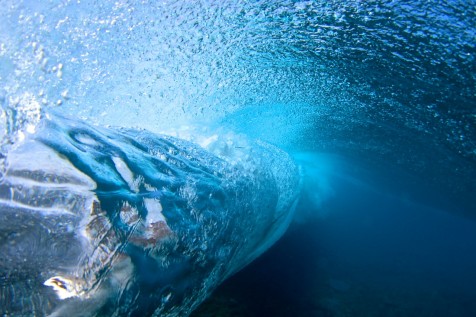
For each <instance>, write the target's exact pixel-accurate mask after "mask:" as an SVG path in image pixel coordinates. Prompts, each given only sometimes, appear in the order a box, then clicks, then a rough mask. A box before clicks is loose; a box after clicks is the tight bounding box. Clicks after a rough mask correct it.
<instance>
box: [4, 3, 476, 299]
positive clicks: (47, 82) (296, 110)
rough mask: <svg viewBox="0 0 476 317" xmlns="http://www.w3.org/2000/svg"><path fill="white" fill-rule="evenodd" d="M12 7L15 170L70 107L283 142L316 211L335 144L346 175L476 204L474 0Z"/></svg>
mask: <svg viewBox="0 0 476 317" xmlns="http://www.w3.org/2000/svg"><path fill="white" fill-rule="evenodd" d="M0 7H1V8H0V103H1V107H0V140H1V141H0V142H1V143H0V176H1V180H2V184H3V185H5V175H6V174H5V173H6V172H7V171H8V168H9V153H15V151H17V150H18V147H21V144H22V142H23V141H24V140H28V139H29V138H35V135H36V133H37V131H39V129H40V128H41V126H42V122H43V120H44V118H45V116H46V115H47V114H48V113H57V114H59V115H60V116H65V117H68V118H73V119H75V120H77V121H78V122H84V123H79V125H82V124H85V125H87V126H96V125H97V126H118V127H122V128H139V129H147V130H148V131H152V132H154V133H165V134H171V135H174V136H179V137H181V138H182V137H184V136H185V138H186V139H188V140H192V141H194V140H196V139H197V138H199V135H198V134H200V133H204V134H206V133H209V131H221V133H222V134H226V133H228V132H225V131H234V133H236V134H234V135H239V133H243V134H246V135H247V137H249V138H251V139H259V140H261V141H265V142H269V143H270V144H274V145H276V146H278V147H279V148H281V149H284V150H285V151H286V152H287V153H289V154H290V155H291V156H293V157H294V158H295V159H296V162H297V163H298V164H300V165H301V166H302V167H304V168H303V170H302V171H301V173H302V175H306V176H307V178H306V177H305V178H304V179H303V188H304V194H303V199H302V200H301V207H302V208H301V209H304V210H305V212H304V213H302V214H299V215H301V216H302V217H303V218H304V219H305V218H306V217H308V216H309V213H313V212H314V211H315V210H314V209H316V206H317V207H319V206H321V205H322V201H321V200H322V199H324V198H323V197H324V196H332V195H333V193H332V191H331V190H329V189H327V190H326V184H325V181H323V180H322V179H321V178H320V177H321V176H322V173H321V172H322V171H323V170H325V169H326V166H327V165H326V164H327V163H326V160H324V161H321V156H319V155H320V154H323V153H324V154H326V155H329V156H326V157H327V158H328V159H329V158H330V160H331V161H333V162H334V163H335V162H341V161H342V162H343V163H342V164H341V165H339V164H337V165H339V166H338V167H337V168H340V170H339V171H338V172H336V173H335V174H338V175H339V177H340V179H345V180H346V182H350V183H352V184H354V185H355V184H360V185H362V186H361V187H364V186H363V185H364V184H365V185H366V186H370V187H372V186H377V185H375V184H382V183H383V184H385V186H384V187H385V188H382V191H386V192H389V193H391V195H393V196H395V197H400V198H401V199H403V200H405V201H407V202H411V203H417V204H423V205H425V206H427V207H428V208H430V209H431V208H436V209H444V210H445V211H446V212H449V213H450V214H454V215H458V216H463V217H466V218H468V219H471V221H473V220H474V219H475V216H476V212H475V210H476V195H475V193H476V182H475V179H476V61H475V58H476V2H475V1H474V0H454V1H450V0H445V1H436V0H435V1H424V0H411V1H399V0H396V1H392V0H379V1H320V0H318V1H300V2H299V1H168V0H166V1H160V2H156V1H146V0H144V1H122V0H118V1H92V0H81V1H79V0H76V1H69V0H65V1H54V0H52V1H21V0H18V1H13V0H4V1H2V3H1V6H0ZM197 131H200V132H197ZM219 133H220V132H219ZM196 134H197V135H196ZM51 136H52V135H50V137H51ZM59 152H61V151H59ZM192 157H193V155H192ZM353 177H354V178H355V179H353ZM360 185H359V186H360ZM359 186H357V187H359ZM336 195H337V197H343V198H342V199H345V198H346V197H348V196H346V195H344V194H342V193H336ZM386 203H388V201H387V202H386ZM310 206H312V208H311V207H310ZM427 207H425V208H427ZM402 208H403V207H402ZM311 209H312V210H311ZM317 209H319V208H317ZM337 209H338V208H337ZM364 209H365V208H362V210H364ZM425 210H426V209H425ZM321 212H322V210H321ZM300 221H301V220H300ZM302 221H304V222H305V221H306V220H302ZM337 222H338V223H339V224H340V220H338V221H337ZM421 223H423V224H424V223H426V222H425V221H421ZM414 228H415V231H419V229H417V228H419V227H418V225H415V226H414ZM449 232H450V233H449V234H451V231H449ZM461 239H463V238H461ZM463 240H464V239H463ZM455 241H456V240H455ZM458 243H459V242H455V244H458ZM336 245H339V243H336ZM444 256H449V255H447V254H445V255H444ZM2 279H3V280H5V279H4V277H1V276H0V283H3V282H2ZM329 285H330V287H331V288H332V289H334V290H337V292H346V290H344V291H342V289H347V288H348V287H350V286H348V285H347V284H346V282H345V281H344V282H343V281H341V280H339V279H331V282H329Z"/></svg>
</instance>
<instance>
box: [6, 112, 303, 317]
mask: <svg viewBox="0 0 476 317" xmlns="http://www.w3.org/2000/svg"><path fill="white" fill-rule="evenodd" d="M203 145H204V146H205V147H206V148H207V149H208V150H205V149H204V148H203V147H200V146H197V145H195V144H193V143H191V142H188V141H185V140H182V139H178V138H174V137H169V136H165V135H156V134H152V133H150V132H147V131H145V130H131V129H103V128H93V127H91V126H88V125H87V124H85V123H84V122H80V121H73V120H68V119H64V118H60V117H57V116H52V115H44V116H43V119H41V120H40V121H39V124H38V125H37V126H36V131H35V133H34V134H28V133H27V134H26V135H25V136H24V138H23V139H22V141H20V142H18V143H17V144H16V145H15V147H14V148H13V149H11V151H10V153H9V156H8V160H7V164H6V166H7V168H6V172H5V175H4V180H3V183H2V184H1V185H0V208H1V210H2V213H0V234H1V238H2V239H1V241H2V242H1V243H0V253H1V254H2V257H3V259H2V262H1V264H0V275H1V276H2V281H1V284H0V290H1V293H0V294H1V297H0V300H1V305H2V312H3V313H4V314H6V315H34V314H37V315H43V314H46V315H51V316H64V315H65V314H67V315H69V316H85V315H87V316H101V315H110V316H125V315H128V316H143V315H151V314H153V315H160V316H184V315H187V314H189V313H190V312H191V310H192V309H193V308H194V307H195V306H197V305H198V304H199V303H200V302H201V301H202V300H203V299H204V298H205V297H206V296H207V295H209V294H210V292H211V291H212V290H213V289H214V288H215V287H216V286H217V285H218V284H219V283H220V282H221V281H223V280H224V279H225V278H227V277H228V276H230V275H231V274H233V273H234V272H236V271H237V270H239V269H240V268H242V267H243V266H244V265H246V264H247V263H249V262H250V261H252V260H253V259H254V258H256V257H257V256H258V255H260V254H261V253H262V252H263V251H265V250H266V249H267V248H268V247H269V246H270V245H271V244H273V243H274V242H275V241H276V240H277V239H278V238H279V237H280V236H281V235H282V234H283V232H284V231H285V229H286V228H287V226H288V224H289V222H290V219H291V217H292V214H293V210H294V205H295V201H296V198H297V195H298V192H299V173H298V169H297V168H296V166H295V165H294V164H293V162H292V160H291V159H290V158H289V157H288V155H287V154H285V153H284V152H282V151H280V150H279V149H277V148H275V147H273V146H270V145H267V144H263V143H260V142H253V141H249V140H246V139H244V138H243V137H239V136H236V137H235V139H232V137H231V135H230V134H228V135H227V137H226V138H221V137H220V136H218V135H212V136H210V137H208V138H207V139H206V142H205V143H204V144H203Z"/></svg>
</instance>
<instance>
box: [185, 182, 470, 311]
mask: <svg viewBox="0 0 476 317" xmlns="http://www.w3.org/2000/svg"><path fill="white" fill-rule="evenodd" d="M381 185H382V184H381ZM335 190H336V191H337V192H338V193H340V192H341V191H342V192H345V193H346V199H345V200H344V199H339V198H338V197H339V195H337V196H336V197H334V198H330V199H328V200H327V201H326V202H325V203H323V205H322V209H323V210H324V211H326V212H325V213H324V215H322V216H321V217H319V218H314V219H312V220H310V221H308V222H306V223H298V224H294V225H292V226H291V228H290V229H289V231H288V232H287V233H286V235H285V236H284V237H283V238H282V239H281V240H280V241H279V242H278V243H277V244H276V245H275V246H273V247H272V248H271V249H270V250H269V251H268V252H267V253H265V254H264V255H263V256H262V257H260V258H259V259H258V260H256V261H255V262H254V263H252V264H251V265H250V266H248V267H247V268H245V269H244V270H243V271H241V272H239V273H237V274H236V275H235V276H233V277H232V278H230V279H229V280H228V281H226V282H225V283H224V284H223V285H222V286H220V287H219V288H218V289H217V290H216V291H215V293H214V295H213V296H212V297H211V298H210V299H209V300H207V301H206V302H205V303H204V304H202V306H201V307H200V308H199V309H198V310H197V311H196V312H195V313H194V314H192V316H195V317H205V316H237V317H238V316H256V317H258V316H283V317H284V316H289V317H291V316H302V317H305V316H316V317H319V316H324V317H326V316H329V317H330V316H335V317H340V316H391V317H396V316H415V317H417V316H428V317H430V316H441V317H444V316H454V317H457V316H468V317H469V316H474V315H475V314H476V303H475V301H474V298H476V291H475V289H474V285H475V283H476V271H475V270H474V268H475V267H476V255H475V254H476V253H475V251H476V224H475V223H474V222H472V221H468V220H467V219H465V218H463V217H460V216H458V215H456V216H455V215H451V214H448V213H447V212H445V211H442V210H435V209H432V208H428V207H425V206H422V205H418V204H413V203H411V202H409V201H408V200H405V198H404V197H394V196H392V197H391V196H386V195H383V194H381V193H377V192H375V191H373V190H371V189H369V188H366V189H365V188H362V187H361V186H357V185H356V184H355V183H350V182H345V181H342V180H341V181H340V182H339V183H338V184H336V186H335ZM327 212H328V213H327Z"/></svg>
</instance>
